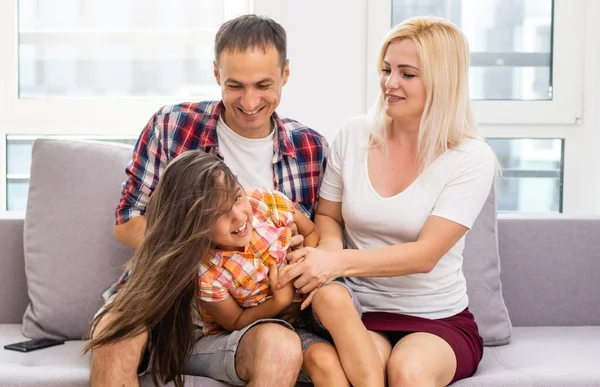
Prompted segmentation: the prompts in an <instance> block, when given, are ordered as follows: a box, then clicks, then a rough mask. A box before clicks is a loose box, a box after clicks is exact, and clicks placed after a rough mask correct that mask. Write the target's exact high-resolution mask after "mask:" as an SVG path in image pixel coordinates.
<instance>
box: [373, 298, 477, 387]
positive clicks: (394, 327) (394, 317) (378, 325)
mask: <svg viewBox="0 0 600 387" xmlns="http://www.w3.org/2000/svg"><path fill="white" fill-rule="evenodd" d="M362 320H363V323H364V324H365V326H366V327H367V329H368V330H370V331H377V332H380V333H383V334H384V335H385V336H386V337H387V338H388V339H389V340H390V342H391V343H392V345H395V344H396V343H397V342H398V341H399V340H400V339H401V338H403V337H404V336H406V335H408V334H410V333H415V332H425V333H431V334H433V335H436V336H438V337H440V338H442V339H443V340H444V341H446V342H447V343H448V344H449V345H450V347H452V350H453V351H454V354H455V355H456V372H455V374H454V378H453V379H452V382H451V383H454V382H455V381H457V380H460V379H464V378H467V377H469V376H471V375H473V374H474V373H475V371H477V366H478V365H479V362H480V361H481V357H482V356H483V339H482V338H481V336H479V329H478V328H477V323H475V319H474V318H473V315H472V314H471V312H469V308H466V309H465V310H463V311H462V312H460V313H459V314H457V315H454V316H450V317H446V318H441V319H437V320H431V319H426V318H422V317H414V316H408V315H404V314H393V313H386V312H368V313H364V314H363V316H362Z"/></svg>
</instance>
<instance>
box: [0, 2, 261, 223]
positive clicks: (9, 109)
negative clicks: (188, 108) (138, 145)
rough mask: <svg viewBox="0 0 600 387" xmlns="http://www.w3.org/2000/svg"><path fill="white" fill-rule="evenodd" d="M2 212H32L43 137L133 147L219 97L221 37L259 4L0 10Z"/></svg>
mask: <svg viewBox="0 0 600 387" xmlns="http://www.w3.org/2000/svg"><path fill="white" fill-rule="evenodd" d="M0 3H1V5H0V49H2V60H0V85H2V87H0V212H2V211H5V210H17V209H23V208H24V207H25V202H26V197H27V190H28V179H29V175H28V174H29V159H30V156H29V152H30V147H31V142H32V141H33V139H34V138H35V137H37V136H54V135H58V134H60V135H64V136H76V137H78V138H86V139H88V138H92V139H106V140H107V141H111V140H119V141H121V140H123V141H130V139H133V138H137V136H138V135H139V133H140V131H141V130H142V128H143V127H144V125H145V124H146V123H147V121H148V119H149V118H150V117H151V116H152V114H153V113H154V112H155V111H156V110H157V109H158V108H159V107H160V106H163V105H166V104H173V103H178V102H181V101H183V100H186V101H189V100H201V99H213V98H218V97H219V95H220V91H219V88H218V85H217V84H216V83H215V81H214V77H213V70H212V66H213V65H212V62H213V59H214V58H213V56H214V54H213V45H214V36H215V32H216V31H217V29H218V27H219V26H220V25H221V24H222V23H223V22H224V21H225V20H229V19H231V18H234V17H237V16H239V15H242V14H247V13H252V12H253V9H254V2H253V1H252V0H228V1H221V0H202V1H197V0H171V1H169V2H168V4H167V3H166V2H164V1H160V0H103V1H95V0H53V1H46V0H11V1H2V2H0Z"/></svg>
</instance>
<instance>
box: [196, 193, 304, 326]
mask: <svg viewBox="0 0 600 387" xmlns="http://www.w3.org/2000/svg"><path fill="white" fill-rule="evenodd" d="M246 195H247V196H248V199H249V201H250V204H251V205H252V213H253V215H254V217H253V219H252V226H253V228H254V229H253V231H252V240H251V241H250V244H249V245H247V246H246V248H245V250H244V252H240V251H223V250H217V251H212V252H211V253H209V254H208V255H207V256H206V257H205V259H204V260H202V263H201V265H200V273H199V278H198V281H199V292H200V295H199V298H200V299H201V300H202V301H206V302H219V301H223V300H225V299H227V297H229V296H231V297H233V298H234V299H235V300H236V301H237V303H238V304H239V305H240V306H241V307H242V308H250V307H253V306H257V305H259V304H260V303H262V302H264V301H266V300H267V299H269V298H270V297H272V295H273V293H272V291H271V285H270V283H269V263H270V262H272V261H273V260H275V262H277V265H278V267H279V269H281V268H283V266H285V263H286V254H287V250H288V248H289V247H290V241H291V237H292V231H291V230H290V228H289V226H290V225H291V224H292V223H293V222H294V213H295V210H294V204H293V203H292V202H291V201H290V200H289V199H288V198H287V197H286V196H285V195H284V194H283V193H281V192H279V191H274V190H269V189H266V188H259V189H254V190H248V191H247V192H246ZM298 296H299V294H297V297H298ZM298 300H300V299H298ZM200 318H201V319H202V325H203V333H204V334H205V335H211V334H215V333H219V332H222V331H224V329H223V327H221V326H220V325H218V324H217V323H216V322H215V320H214V319H213V318H212V317H211V316H210V315H209V314H208V313H207V312H206V311H204V310H202V308H200Z"/></svg>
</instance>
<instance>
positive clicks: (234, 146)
mask: <svg viewBox="0 0 600 387" xmlns="http://www.w3.org/2000/svg"><path fill="white" fill-rule="evenodd" d="M274 133H275V131H274V130H272V131H271V133H270V134H269V135H268V136H267V137H264V138H257V139H254V138H246V137H242V136H240V135H239V134H237V133H236V132H234V131H233V130H232V129H231V128H230V127H229V126H227V124H226V123H225V121H224V120H223V117H219V121H218V122H217V135H218V138H219V153H220V154H221V156H223V160H225V163H226V164H227V166H228V167H229V168H230V169H231V171H232V172H233V173H234V174H235V175H237V178H238V181H239V182H240V184H241V185H242V187H244V188H255V187H264V188H269V189H274V188H275V182H274V180H273V136H274Z"/></svg>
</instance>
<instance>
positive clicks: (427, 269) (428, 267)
mask: <svg viewBox="0 0 600 387" xmlns="http://www.w3.org/2000/svg"><path fill="white" fill-rule="evenodd" d="M435 265H436V263H432V262H430V261H425V262H423V263H422V264H421V267H419V273H420V274H429V273H431V272H432V271H433V269H434V268H435Z"/></svg>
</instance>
